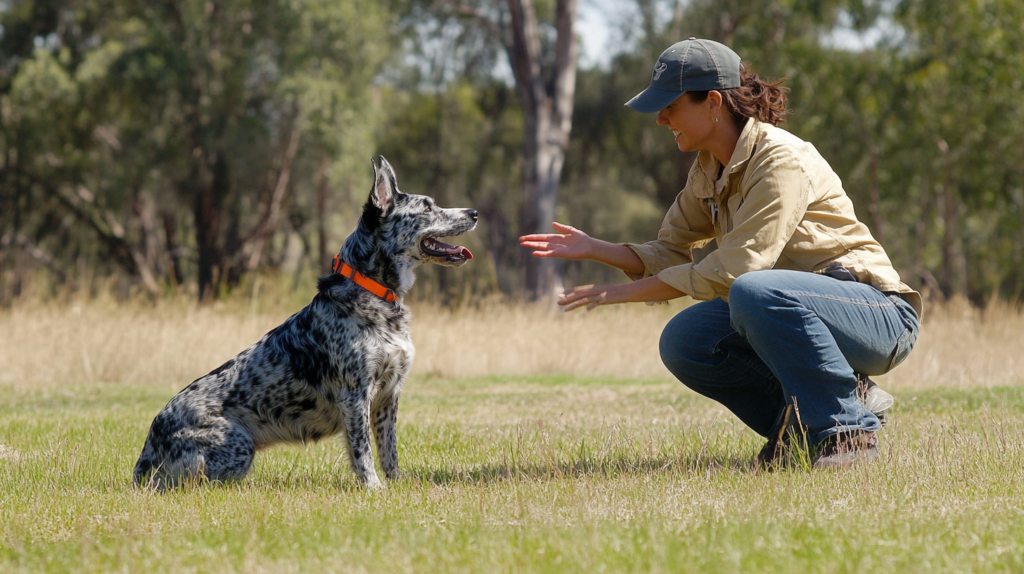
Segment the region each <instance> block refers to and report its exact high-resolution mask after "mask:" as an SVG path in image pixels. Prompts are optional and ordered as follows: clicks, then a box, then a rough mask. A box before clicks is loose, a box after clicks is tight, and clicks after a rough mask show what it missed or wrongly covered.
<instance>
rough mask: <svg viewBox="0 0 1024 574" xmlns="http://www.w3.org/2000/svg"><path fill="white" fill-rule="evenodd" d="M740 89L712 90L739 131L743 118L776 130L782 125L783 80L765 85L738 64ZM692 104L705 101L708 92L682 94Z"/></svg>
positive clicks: (783, 103) (743, 63)
mask: <svg viewBox="0 0 1024 574" xmlns="http://www.w3.org/2000/svg"><path fill="white" fill-rule="evenodd" d="M740 78H741V80H740V87H738V88H730V89H728V90H715V91H717V92H718V93H720V94H722V103H723V104H724V105H725V109H727V110H729V114H730V115H732V119H733V121H734V122H736V125H738V126H740V127H743V124H745V123H746V122H747V118H757V119H758V120H760V121H762V122H765V123H768V124H772V125H773V126H777V125H779V124H781V123H783V122H785V121H786V113H787V110H786V92H788V91H789V88H783V87H782V82H785V81H786V78H783V79H781V80H779V81H777V82H766V81H764V80H762V79H761V78H759V77H758V75H757V72H755V71H754V70H752V69H751V68H750V66H748V65H747V63H746V62H740ZM686 93H687V94H689V95H690V100H691V101H693V102H695V103H700V102H703V101H704V100H706V99H708V92H686Z"/></svg>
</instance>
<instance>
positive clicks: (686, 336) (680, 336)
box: [658, 300, 731, 378]
mask: <svg viewBox="0 0 1024 574" xmlns="http://www.w3.org/2000/svg"><path fill="white" fill-rule="evenodd" d="M718 307H722V309H718ZM720 323H721V324H720ZM723 329H725V330H728V331H731V327H729V319H728V307H727V306H726V305H725V303H724V302H722V301H720V300H719V301H718V302H717V303H716V302H706V303H698V304H697V305H694V306H692V307H690V308H688V309H685V310H683V311H682V312H680V313H679V314H677V315H676V316H675V317H673V318H672V320H670V321H669V322H668V324H667V325H665V329H664V330H663V331H662V332H661V340H660V341H659V343H658V351H659V352H660V354H661V361H662V363H664V364H665V366H666V367H667V368H668V370H669V371H671V372H672V374H674V375H676V377H678V378H682V376H681V375H682V374H685V373H686V372H687V371H689V370H691V369H693V368H696V367H699V365H701V364H703V363H705V362H707V361H708V358H709V357H710V356H711V355H712V354H713V353H714V351H715V349H714V347H715V344H716V342H717V341H718V340H720V339H721V338H722V337H723V336H725V334H726V333H725V332H723Z"/></svg>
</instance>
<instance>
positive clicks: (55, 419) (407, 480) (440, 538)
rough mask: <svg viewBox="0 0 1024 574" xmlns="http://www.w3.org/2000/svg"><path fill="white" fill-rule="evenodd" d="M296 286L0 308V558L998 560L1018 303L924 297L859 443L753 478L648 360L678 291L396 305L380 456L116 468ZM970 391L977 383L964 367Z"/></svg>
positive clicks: (1014, 472)
mask: <svg viewBox="0 0 1024 574" xmlns="http://www.w3.org/2000/svg"><path fill="white" fill-rule="evenodd" d="M301 305H302V302H301V301H297V300H294V299H293V298H291V297H290V296H289V295H287V293H286V294H284V295H281V294H277V295H274V294H265V295H263V296H262V297H261V298H259V299H257V300H230V301H227V302H225V303H221V304H218V305H215V306H212V307H204V308H198V307H196V306H195V305H194V304H193V303H192V302H191V301H190V300H166V301H161V302H159V303H157V304H156V305H152V304H141V303H130V304H121V305H118V304H115V303H113V302H110V301H106V300H98V301H91V302H87V303H78V304H75V303H70V304H55V303H52V302H50V303H22V304H19V305H18V306H16V307H15V308H13V309H9V310H5V311H0V389H2V391H3V393H4V400H3V401H0V571H3V572H26V573H27V572H33V573H34V572H113V571H128V572H183V571H189V572H218V573H221V574H223V573H228V572H307V571H324V572H368V571H389V572H410V573H416V572H431V573H436V572H467V573H468V572H488V571H496V572H508V571H515V572H559V573H563V572H597V571H604V572H666V573H667V572H678V571H699V572H792V571H794V570H795V571H801V572H822V573H825V572H830V573H832V572H860V571H872V572H901V573H912V572H922V573H923V572H928V573H931V572H964V571H978V572H981V571H984V572H990V571H991V572H1021V571H1024V545H1022V544H1021V542H1020V541H1021V540H1024V512H1022V509H1021V498H1020V492H1019V490H1020V489H1019V485H1020V484H1021V482H1022V480H1024V447H1022V445H1024V392H1022V391H1021V385H1019V383H1020V382H1021V380H1022V379H1024V376H1022V374H1024V373H1022V370H1024V369H1022V362H1021V361H1022V359H1021V358H1020V352H1021V350H1022V349H1024V345H1022V343H1024V315H1022V314H1021V313H1020V312H1019V311H1018V310H1015V309H1012V308H1010V307H1009V306H993V307H991V308H989V309H986V310H978V309H974V308H971V307H969V306H966V305H963V304H959V303H952V304H949V305H945V306H942V307H933V308H931V309H930V310H929V313H928V316H927V324H926V326H925V330H924V334H923V335H922V337H921V340H920V342H919V344H918V348H917V350H916V351H915V352H914V353H913V354H912V355H911V358H910V360H909V361H908V363H907V364H905V365H903V366H901V367H900V368H899V369H897V370H896V371H895V372H894V373H893V374H892V375H890V376H889V377H887V378H886V386H887V387H888V388H890V389H891V390H892V391H893V393H894V394H896V396H897V402H896V407H895V408H894V410H895V417H894V418H893V421H892V423H891V424H890V425H889V426H888V427H886V429H885V431H884V432H883V433H881V435H880V440H881V448H882V457H881V459H880V460H879V462H877V463H876V464H872V465H867V466H863V467H858V468H854V469H852V470H850V471H848V472H845V473H832V472H805V471H803V470H800V469H791V470H790V471H785V472H779V473H770V474H765V473H762V472H759V471H757V470H756V469H755V468H754V467H753V465H752V460H753V458H754V453H755V452H757V449H758V448H760V446H761V445H762V444H763V439H762V438H761V437H758V436H756V435H755V434H754V433H752V432H751V431H750V430H749V429H747V428H745V427H744V426H743V425H742V424H741V423H740V422H739V421H738V420H737V419H736V418H735V417H734V416H732V415H731V414H730V413H728V412H727V411H725V409H724V408H722V407H721V406H720V405H718V404H716V403H714V402H712V401H709V400H707V399H704V398H702V397H699V396H697V395H696V394H695V393H692V392H690V391H688V390H686V389H685V388H684V387H682V385H679V384H678V383H677V382H675V381H674V380H672V378H671V376H670V375H669V374H668V373H667V372H665V371H664V370H663V367H662V366H661V364H660V361H659V359H658V356H657V342H658V337H659V336H660V333H661V329H662V326H663V325H664V323H665V322H667V321H668V320H669V319H670V318H671V317H672V315H673V314H674V313H676V312H678V311H679V310H680V309H681V308H682V305H681V304H679V303H674V304H673V305H671V306H669V307H665V306H660V307H646V306H643V305H630V306H619V307H610V308H602V309H598V310H596V311H595V312H593V313H589V314H586V313H573V314H569V315H563V314H558V313H550V312H548V311H547V310H546V309H543V308H540V307H531V306H503V305H500V304H498V303H494V302H489V303H482V304H480V305H479V306H477V307H474V308H465V309H461V310H457V311H454V312H452V311H446V310H443V309H440V308H437V307H432V306H429V305H424V304H416V303H414V304H413V310H414V313H415V317H416V318H415V321H414V324H413V332H414V336H415V339H416V343H417V346H418V357H417V362H416V367H415V370H416V373H415V375H414V379H415V380H414V381H413V384H411V385H410V386H409V389H408V391H407V392H406V394H405V395H404V396H403V405H402V413H401V416H400V420H399V437H400V439H399V440H400V447H399V448H400V457H401V464H402V471H403V478H402V479H400V480H397V481H394V482H392V483H391V484H390V485H389V488H388V489H387V490H386V491H384V492H380V493H365V492H363V491H362V490H361V489H359V488H358V487H357V486H356V481H355V478H354V475H353V474H352V473H351V471H350V470H349V469H348V465H347V462H346V460H345V459H346V457H345V454H344V447H343V446H342V444H341V443H340V442H339V441H337V440H325V441H322V442H320V443H317V444H315V445H306V446H291V447H281V448H275V449H269V450H268V451H266V452H262V453H260V455H259V456H258V458H257V461H256V464H255V465H254V469H253V471H252V472H251V473H250V475H249V476H248V477H247V478H246V479H245V480H243V481H240V482H238V483H233V484H231V485H228V486H226V487H224V488H202V489H196V490H184V491H181V492H175V493H172V494H169V495H167V496H155V495H151V494H149V493H146V492H140V491H137V490H135V489H133V488H132V486H131V480H130V477H131V469H132V467H133V464H134V461H135V457H136V456H137V455H138V452H139V450H140V449H141V446H142V443H143V440H144V439H145V436H146V432H147V429H148V428H149V424H150V422H151V421H152V417H153V415H154V414H155V413H156V412H157V411H158V410H159V409H160V408H161V407H162V406H163V405H164V404H165V403H166V401H167V399H168V398H170V396H171V395H172V394H173V393H174V391H176V390H177V389H179V388H181V387H182V386H184V385H185V384H187V383H188V382H189V381H191V380H192V379H194V378H196V377H197V376H200V375H202V374H204V373H206V372H208V371H209V370H210V369H212V368H214V367H216V366H218V365H220V364H221V363H222V362H224V361H225V360H226V359H227V358H229V357H230V356H232V355H234V354H235V353H237V352H238V351H239V350H241V349H243V348H245V347H246V346H248V345H250V344H251V343H253V342H254V341H256V340H257V339H258V338H259V337H260V336H262V335H263V334H264V333H265V332H266V331H268V330H269V329H271V328H273V327H274V326H276V325H277V324H279V323H280V322H281V321H282V320H283V319H285V318H286V317H287V316H288V315H289V314H290V313H292V312H294V311H295V310H297V309H298V308H300V307H301ZM971 387H973V388H971Z"/></svg>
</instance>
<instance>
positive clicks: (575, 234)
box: [519, 222, 593, 259]
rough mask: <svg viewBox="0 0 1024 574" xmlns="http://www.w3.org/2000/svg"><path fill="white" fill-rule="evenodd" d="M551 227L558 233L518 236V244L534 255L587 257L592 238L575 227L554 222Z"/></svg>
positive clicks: (568, 257)
mask: <svg viewBox="0 0 1024 574" xmlns="http://www.w3.org/2000/svg"><path fill="white" fill-rule="evenodd" d="M551 227H554V228H555V231H557V232H558V233H538V234H534V235H524V236H522V237H520V238H519V245H521V246H523V247H525V248H527V249H532V250H533V256H534V257H557V258H559V259H589V258H590V257H591V255H592V251H593V239H591V237H590V236H589V235H587V234H586V233H583V232H582V231H580V230H579V229H576V228H575V227H571V226H569V225H562V224H561V223H558V222H554V223H552V224H551Z"/></svg>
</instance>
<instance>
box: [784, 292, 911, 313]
mask: <svg viewBox="0 0 1024 574" xmlns="http://www.w3.org/2000/svg"><path fill="white" fill-rule="evenodd" d="M792 294H793V295H802V296H805V297H814V298H816V299H825V300H827V301H835V302H836V303H849V304H850V305H857V306H860V307H876V308H878V309H883V308H885V307H895V306H896V304H895V303H893V302H892V301H890V300H889V299H888V298H887V299H886V300H885V302H884V303H874V302H870V301H855V300H853V299H847V298H845V297H833V296H830V295H822V294H821V293H809V292H807V291H793V292H792Z"/></svg>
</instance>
